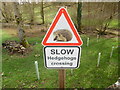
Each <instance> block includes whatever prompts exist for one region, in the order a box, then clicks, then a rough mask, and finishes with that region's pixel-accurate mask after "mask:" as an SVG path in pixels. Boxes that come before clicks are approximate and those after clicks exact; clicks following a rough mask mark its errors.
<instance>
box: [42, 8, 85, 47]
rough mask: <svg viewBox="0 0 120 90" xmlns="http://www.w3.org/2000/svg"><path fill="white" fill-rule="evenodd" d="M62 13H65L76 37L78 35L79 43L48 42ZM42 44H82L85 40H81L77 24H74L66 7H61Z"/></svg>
mask: <svg viewBox="0 0 120 90" xmlns="http://www.w3.org/2000/svg"><path fill="white" fill-rule="evenodd" d="M62 14H64V16H65V18H66V20H67V22H68V24H69V25H70V28H71V29H72V31H73V33H74V35H75V37H76V39H77V41H78V43H46V42H47V40H48V38H49V37H50V34H51V33H52V31H53V29H54V27H55V25H56V24H57V22H58V20H59V18H60V16H61V15H62ZM42 44H43V45H44V46H81V45H82V44H83V42H82V40H81V38H80V36H79V34H78V32H77V30H76V28H75V26H74V24H73V22H72V20H71V18H70V16H69V14H68V13H67V11H66V9H65V8H60V10H59V12H58V14H57V15H56V17H55V19H54V21H53V23H52V25H51V26H50V28H49V30H48V32H47V35H45V38H44V39H43V41H42Z"/></svg>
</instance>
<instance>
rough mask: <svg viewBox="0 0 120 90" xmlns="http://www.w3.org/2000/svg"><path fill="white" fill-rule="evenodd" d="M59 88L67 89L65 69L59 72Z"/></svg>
mask: <svg viewBox="0 0 120 90" xmlns="http://www.w3.org/2000/svg"><path fill="white" fill-rule="evenodd" d="M59 88H62V90H64V88H65V70H64V69H60V70H59Z"/></svg>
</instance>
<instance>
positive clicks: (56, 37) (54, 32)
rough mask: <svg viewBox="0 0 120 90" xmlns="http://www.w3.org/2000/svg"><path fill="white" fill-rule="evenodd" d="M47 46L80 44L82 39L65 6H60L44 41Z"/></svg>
mask: <svg viewBox="0 0 120 90" xmlns="http://www.w3.org/2000/svg"><path fill="white" fill-rule="evenodd" d="M42 44H43V45H45V46H80V45H82V40H81V38H80V36H79V34H78V32H77V30H76V28H75V26H74V24H73V22H72V20H71V18H70V16H69V14H68V13H67V10H66V9H65V8H60V9H59V11H58V13H57V15H56V17H55V19H54V20H53V23H52V24H51V26H50V28H49V30H48V32H47V34H46V36H45V38H44V39H43V42H42Z"/></svg>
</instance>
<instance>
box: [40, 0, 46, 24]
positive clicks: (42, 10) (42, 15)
mask: <svg viewBox="0 0 120 90" xmlns="http://www.w3.org/2000/svg"><path fill="white" fill-rule="evenodd" d="M40 13H41V18H42V24H44V23H45V18H44V8H43V0H42V1H41V12H40Z"/></svg>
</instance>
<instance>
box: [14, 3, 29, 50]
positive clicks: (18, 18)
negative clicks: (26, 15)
mask: <svg viewBox="0 0 120 90" xmlns="http://www.w3.org/2000/svg"><path fill="white" fill-rule="evenodd" d="M13 8H14V13H15V20H16V24H17V26H18V37H19V39H20V43H21V44H22V45H23V46H24V47H26V48H28V47H29V46H30V45H29V43H28V41H27V40H26V36H25V31H24V29H23V22H22V16H21V14H20V11H19V9H18V3H17V2H13Z"/></svg>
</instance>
